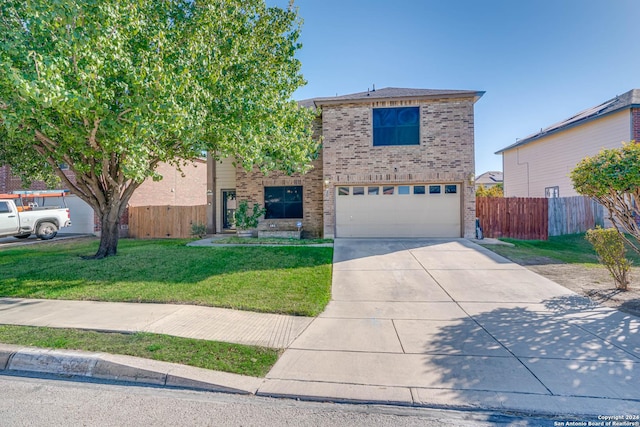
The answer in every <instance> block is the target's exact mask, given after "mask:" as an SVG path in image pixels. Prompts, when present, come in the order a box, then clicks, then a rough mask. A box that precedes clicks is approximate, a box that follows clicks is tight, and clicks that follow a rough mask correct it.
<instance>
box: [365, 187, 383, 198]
mask: <svg viewBox="0 0 640 427" xmlns="http://www.w3.org/2000/svg"><path fill="white" fill-rule="evenodd" d="M367 194H368V195H369V196H377V195H379V194H380V187H369V188H368V189H367Z"/></svg>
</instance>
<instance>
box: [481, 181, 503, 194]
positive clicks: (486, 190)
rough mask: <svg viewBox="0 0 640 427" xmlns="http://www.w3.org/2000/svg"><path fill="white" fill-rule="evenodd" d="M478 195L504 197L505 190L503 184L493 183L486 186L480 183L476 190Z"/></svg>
mask: <svg viewBox="0 0 640 427" xmlns="http://www.w3.org/2000/svg"><path fill="white" fill-rule="evenodd" d="M476 196H477V197H504V190H503V188H502V184H501V183H500V184H496V185H492V186H491V187H485V186H484V185H482V184H480V185H479V186H478V189H477V190H476Z"/></svg>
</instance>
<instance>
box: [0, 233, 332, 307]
mask: <svg viewBox="0 0 640 427" xmlns="http://www.w3.org/2000/svg"><path fill="white" fill-rule="evenodd" d="M187 241H188V240H129V239H123V240H121V241H120V244H119V247H118V255H117V256H115V257H109V258H106V259H103V260H86V259H82V256H83V255H91V254H93V253H94V252H95V251H96V250H97V245H98V242H97V241H95V240H93V241H75V242H64V241H61V242H56V243H54V244H43V245H28V246H21V247H16V248H8V249H4V250H2V251H0V271H1V272H2V274H1V275H0V296H2V297H16V298H44V299H69V300H95V301H126V302H156V303H177V304H198V305H207V306H215V307H227V308H234V309H241V310H249V311H258V312H267V313H284V314H294V315H305V316H315V315H317V314H319V313H321V312H322V310H323V309H324V307H325V306H326V304H327V303H328V302H329V299H330V296H331V260H332V255H333V248H324V247H320V248H317V247H259V246H256V247H188V246H185V243H186V242H187Z"/></svg>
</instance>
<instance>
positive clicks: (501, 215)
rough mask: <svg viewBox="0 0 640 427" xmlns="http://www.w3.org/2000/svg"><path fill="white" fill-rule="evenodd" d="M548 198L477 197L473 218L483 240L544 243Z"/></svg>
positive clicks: (546, 229) (546, 234) (545, 238)
mask: <svg viewBox="0 0 640 427" xmlns="http://www.w3.org/2000/svg"><path fill="white" fill-rule="evenodd" d="M548 209H549V205H548V204H547V199H538V198H529V197H526V198H525V197H509V198H502V197H477V198H476V216H477V217H478V218H479V219H480V226H481V227H482V233H483V235H484V237H495V238H498V237H512V238H514V239H527V240H530V239H535V240H547V238H548V236H549V234H548V225H549V221H548V215H547V213H548Z"/></svg>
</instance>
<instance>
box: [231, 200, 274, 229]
mask: <svg viewBox="0 0 640 427" xmlns="http://www.w3.org/2000/svg"><path fill="white" fill-rule="evenodd" d="M266 212H267V210H266V209H265V208H263V207H261V206H260V204H258V203H254V205H253V208H252V210H251V212H249V203H248V202H247V201H246V200H241V201H240V202H239V203H238V208H237V209H236V211H235V213H234V214H233V218H234V220H235V223H236V228H238V229H240V230H250V229H253V228H256V227H257V226H258V222H259V221H260V217H261V216H262V215H264V214H265V213H266Z"/></svg>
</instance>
